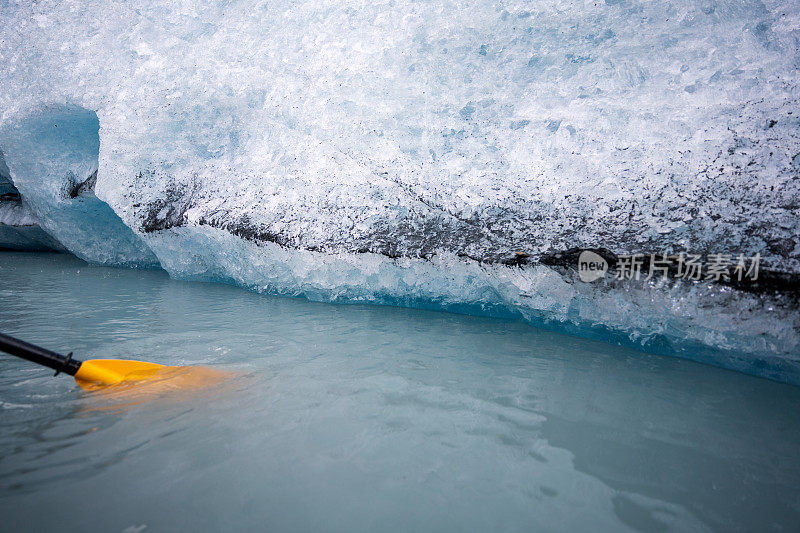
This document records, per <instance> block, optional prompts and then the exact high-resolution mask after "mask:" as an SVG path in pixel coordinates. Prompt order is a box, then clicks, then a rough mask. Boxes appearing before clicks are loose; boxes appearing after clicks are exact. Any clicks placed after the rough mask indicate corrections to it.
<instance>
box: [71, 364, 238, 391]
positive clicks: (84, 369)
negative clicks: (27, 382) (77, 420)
mask: <svg viewBox="0 0 800 533" xmlns="http://www.w3.org/2000/svg"><path fill="white" fill-rule="evenodd" d="M233 376H234V373H232V372H225V371H222V370H216V369H212V368H205V367H202V366H166V365H158V364H155V363H146V362H144V361H128V360H125V359H90V360H88V361H84V362H83V363H82V364H81V366H80V368H79V369H78V372H77V373H76V374H75V381H76V382H77V383H78V385H79V386H80V387H81V388H82V389H85V390H92V391H96V390H101V389H106V388H108V387H110V386H114V387H112V388H113V389H114V390H118V389H120V388H124V386H125V385H135V387H136V389H137V390H139V391H140V392H144V391H146V392H147V393H148V394H150V395H157V394H161V393H174V392H178V391H187V392H188V391H198V390H201V389H207V388H209V387H213V386H216V385H218V384H220V383H222V382H224V381H226V380H228V379H230V378H232V377H233ZM117 385H119V386H122V387H117Z"/></svg>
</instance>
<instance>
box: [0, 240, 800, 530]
mask: <svg viewBox="0 0 800 533" xmlns="http://www.w3.org/2000/svg"><path fill="white" fill-rule="evenodd" d="M0 301H2V306H0V331H4V332H7V333H9V334H12V335H16V336H19V337H21V338H24V339H26V340H29V341H31V342H34V343H37V344H42V345H44V346H47V347H50V348H52V349H54V350H57V351H61V352H67V351H74V352H75V357H76V358H79V359H80V358H84V359H85V358H92V357H110V358H115V357H125V358H131V359H141V360H146V361H154V362H158V363H162V364H167V365H176V366H184V365H203V366H204V367H205V368H209V369H211V370H212V371H219V372H225V373H230V376H229V378H227V379H224V380H222V381H221V382H219V383H215V384H213V386H211V387H208V388H202V389H201V390H194V391H187V390H184V389H183V388H181V393H180V394H175V388H176V385H177V382H175V381H173V382H172V383H171V384H170V381H171V380H165V381H156V382H154V383H153V384H152V388H151V389H150V390H149V391H148V390H147V387H144V388H141V387H138V386H137V387H133V386H123V387H119V388H114V389H108V390H106V391H99V393H98V392H97V391H95V392H91V391H83V390H81V389H80V388H78V387H77V386H76V385H75V383H74V381H73V380H70V379H67V378H64V377H63V376H59V377H58V378H53V377H52V372H48V371H47V370H44V369H39V368H34V367H31V365H30V364H28V363H26V362H24V361H18V360H16V359H12V358H8V357H4V356H0V513H2V515H3V517H4V518H5V519H6V520H7V521H8V522H7V525H9V524H13V526H14V527H13V529H14V530H20V531H24V530H30V531H38V530H44V529H46V530H52V529H58V530H67V531H86V530H101V531H123V530H125V529H126V528H130V527H133V528H140V527H141V526H147V528H148V529H147V530H146V531H151V530H152V531H159V530H167V531H169V530H177V529H187V530H200V531H202V530H212V531H219V530H237V531H244V530H253V529H255V530H274V531H320V530H325V531H375V530H380V531H394V530H404V531H407V530H420V531H489V530H492V531H494V530H509V531H523V530H524V531H531V530H533V531H537V530H576V529H578V530H587V531H625V530H635V531H669V530H679V531H686V530H694V531H703V530H717V531H730V530H767V529H777V530H780V529H784V530H791V529H793V528H795V527H796V524H797V523H799V522H798V520H800V494H799V493H798V491H797V487H798V486H800V461H798V459H797V442H800V416H798V414H797V413H799V412H800V410H799V409H798V408H800V389H799V388H796V387H791V386H787V385H782V384H778V383H772V382H768V381H765V380H760V379H756V378H752V377H749V376H745V375H740V374H736V373H733V372H728V371H724V370H720V369H718V368H711V367H706V366H702V365H698V364H694V363H690V362H688V361H683V360H676V359H669V358H663V357H657V356H651V355H647V354H644V353H641V352H636V351H633V350H626V349H620V348H616V347H612V346H608V345H605V344H602V343H596V342H591V341H586V340H582V339H576V338H571V337H566V336H562V335H558V334H554V333H549V332H543V331H539V330H536V329H534V328H531V327H528V326H525V325H523V324H517V323H513V322H508V321H503V320H491V319H485V318H476V317H464V316H457V315H449V314H444V313H435V312H425V311H415V310H404V309H393V308H376V307H362V306H330V305H325V304H314V303H308V302H305V301H301V300H292V299H279V298H270V297H263V296H259V295H255V294H250V293H247V292H244V291H240V290H238V289H235V288H232V287H226V286H221V285H208V284H190V283H182V282H176V281H171V280H169V279H168V278H167V277H166V276H165V275H164V274H163V273H161V272H149V271H144V272H142V271H126V270H113V269H105V268H96V267H90V266H87V265H85V264H83V263H81V262H80V261H78V260H76V259H74V258H70V257H67V256H59V255H29V254H13V253H6V254H0ZM44 509H46V512H44V511H43V510H44ZM9 527H10V526H9Z"/></svg>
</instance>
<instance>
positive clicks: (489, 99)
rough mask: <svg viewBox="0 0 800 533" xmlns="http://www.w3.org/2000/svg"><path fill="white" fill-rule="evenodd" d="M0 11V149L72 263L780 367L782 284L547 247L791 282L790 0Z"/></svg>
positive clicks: (794, 125) (785, 326) (790, 309)
mask: <svg viewBox="0 0 800 533" xmlns="http://www.w3.org/2000/svg"><path fill="white" fill-rule="evenodd" d="M0 19H2V24H0V61H2V62H3V63H4V65H3V72H4V75H3V76H2V78H0V150H2V151H3V153H4V156H5V159H6V162H7V164H8V168H9V175H10V179H11V180H12V182H13V185H14V186H15V187H16V188H17V189H18V190H19V193H20V195H21V197H22V199H23V201H24V203H25V204H26V205H27V206H29V209H30V211H31V213H32V215H33V216H35V217H36V218H37V219H38V220H39V223H40V225H41V227H42V228H43V229H44V230H45V231H46V232H47V233H48V234H49V235H51V236H52V237H53V238H54V239H56V240H57V241H58V242H59V243H60V244H61V245H63V246H64V247H65V248H67V249H68V250H70V251H71V252H73V253H75V254H76V255H78V256H79V257H81V258H84V259H86V260H88V261H92V262H97V263H104V264H120V265H137V266H138V265H141V266H155V265H159V264H160V265H161V267H163V268H164V269H166V270H167V271H168V272H169V273H170V275H172V276H175V277H180V278H186V279H203V280H213V281H225V282H230V283H236V284H239V285H242V286H244V287H247V288H251V289H254V290H259V291H267V292H273V293H280V294H290V295H302V296H305V297H307V298H311V299H315V300H323V301H337V302H353V301H364V302H373V303H384V304H399V305H413V306H424V307H436V308H444V309H449V310H454V311H461V312H474V313H484V314H494V315H498V316H514V317H521V318H523V319H525V320H527V321H529V322H531V323H534V324H537V325H542V326H545V327H552V328H556V329H561V330H565V331H569V332H573V333H576V334H581V335H589V336H595V337H598V338H604V339H606V340H611V341H614V342H621V343H625V344H632V345H635V346H640V347H643V348H645V349H648V350H651V351H657V352H661V353H670V354H673V355H679V356H681V357H688V358H693V359H696V360H701V361H707V362H711V363H714V364H719V365H721V366H725V367H729V368H735V369H739V370H743V371H746V372H750V373H754V374H757V375H763V376H768V377H772V378H775V379H781V380H784V381H791V382H795V383H800V323H798V322H799V321H800V317H798V313H797V300H796V292H791V291H789V292H787V291H786V290H782V291H778V292H774V291H773V290H772V288H769V287H768V288H767V289H763V290H760V291H757V292H746V291H742V290H737V289H735V288H731V287H728V286H722V285H718V284H713V283H706V282H700V283H693V284H689V283H677V284H666V285H657V284H651V283H647V282H632V281H630V282H628V281H620V282H614V281H611V280H604V281H601V282H598V283H596V284H583V283H581V282H580V281H577V278H576V276H575V273H574V271H573V270H570V269H568V268H562V267H561V266H555V267H554V266H552V265H551V266H548V264H550V263H547V261H544V259H546V258H548V257H553V256H554V254H556V255H557V254H558V253H561V252H564V251H567V250H570V249H574V248H585V247H593V248H606V249H608V250H611V251H613V252H615V253H617V254H624V253H651V252H652V253H662V252H665V253H680V252H691V253H698V254H707V253H717V252H719V253H732V254H739V253H742V254H746V255H748V256H752V255H755V254H757V253H758V254H760V255H761V257H763V269H764V271H765V272H776V273H779V274H781V276H783V277H782V278H781V279H786V276H788V277H789V278H791V279H795V280H796V279H797V276H798V275H800V242H799V240H798V235H800V211H799V210H800V179H798V172H800V163H798V162H797V161H800V158H798V155H799V154H800V111H798V109H800V106H799V105H798V103H800V94H799V93H798V87H799V84H798V81H800V80H798V77H799V76H800V74H798V72H800V70H798V66H800V54H799V53H798V50H800V5H798V4H797V3H793V2H778V1H774V0H770V1H766V2H762V1H756V0H739V1H734V0H699V1H680V2H678V1H675V2H672V1H665V2H644V1H638V0H618V1H613V2H612V1H610V0H606V1H605V2H602V1H600V2H590V1H564V0H545V1H540V2H500V3H492V2H447V1H445V2H406V1H393V2H380V1H378V2H360V3H359V2H356V3H352V2H348V3H345V2H336V1H322V2H320V1H313V2H281V1H261V2H255V1H225V2H207V3H203V4H202V5H195V4H193V3H185V2H167V3H163V2H162V3H155V2H153V3H150V2H143V1H142V2H130V3H120V4H113V5H108V3H106V2H100V1H81V2H61V3H49V2H43V3H35V4H34V3H28V2H6V3H0ZM56 126H58V127H56ZM56 130H57V131H56ZM73 193H75V194H74V195H73ZM517 252H524V253H525V254H526V255H527V256H529V257H528V258H526V260H525V261H521V262H519V261H516V259H517V258H519V257H522V256H519V255H517V254H516V253H517ZM518 263H524V264H518Z"/></svg>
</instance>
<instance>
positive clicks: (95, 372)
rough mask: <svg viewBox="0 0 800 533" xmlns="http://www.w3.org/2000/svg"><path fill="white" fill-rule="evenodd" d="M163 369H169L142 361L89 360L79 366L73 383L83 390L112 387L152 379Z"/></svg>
mask: <svg viewBox="0 0 800 533" xmlns="http://www.w3.org/2000/svg"><path fill="white" fill-rule="evenodd" d="M163 368H170V367H166V366H164V365H157V364H155V363H145V362H144V361H126V360H124V359H90V360H89V361H84V362H83V363H82V364H81V367H80V368H79V369H78V372H77V373H76V374H75V381H77V382H78V385H80V386H81V387H83V388H90V387H92V386H93V385H114V384H117V383H122V382H123V381H142V380H145V379H149V378H151V377H153V376H154V375H155V374H156V373H157V372H158V371H159V370H161V369H163ZM172 368H177V367H172Z"/></svg>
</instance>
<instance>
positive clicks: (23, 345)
mask: <svg viewBox="0 0 800 533" xmlns="http://www.w3.org/2000/svg"><path fill="white" fill-rule="evenodd" d="M0 350H1V351H4V352H6V353H10V354H11V355H16V356H17V357H22V358H23V359H27V360H28V361H31V362H33V363H38V364H40V365H43V366H46V367H50V368H52V369H53V370H55V371H56V374H58V373H59V372H63V373H65V374H69V375H70V376H74V375H75V373H76V372H77V371H78V369H79V368H80V367H81V362H80V361H78V360H77V359H73V358H72V352H70V353H69V355H61V354H59V353H56V352H51V351H50V350H45V349H44V348H40V347H38V346H35V345H33V344H30V343H28V342H25V341H21V340H19V339H16V338H14V337H9V336H8V335H3V334H2V333H0Z"/></svg>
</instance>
